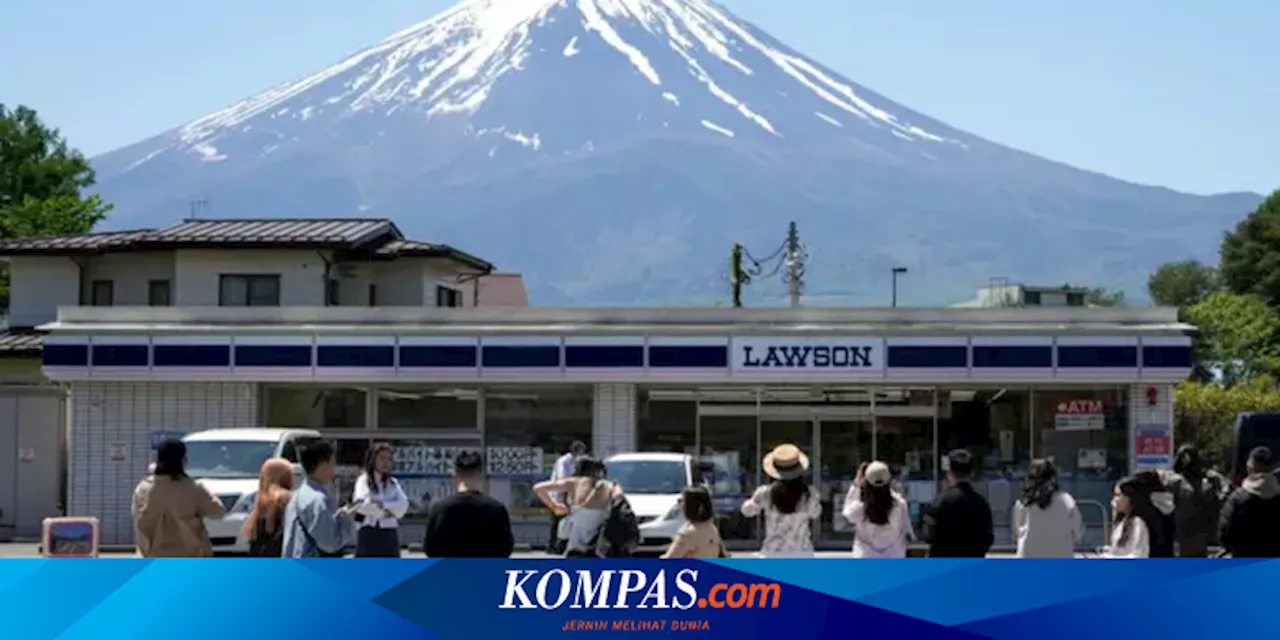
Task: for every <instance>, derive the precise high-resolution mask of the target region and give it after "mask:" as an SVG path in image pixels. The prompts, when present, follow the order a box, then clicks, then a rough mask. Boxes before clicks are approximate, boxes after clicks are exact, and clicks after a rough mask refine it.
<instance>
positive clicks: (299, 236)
mask: <svg viewBox="0 0 1280 640" xmlns="http://www.w3.org/2000/svg"><path fill="white" fill-rule="evenodd" d="M385 235H394V236H395V237H400V231H399V230H398V229H396V226H395V225H394V224H392V222H391V221H390V220H385V219H368V218H328V219H325V218H279V219H225V220H184V221H182V222H180V223H178V224H176V225H174V226H172V227H168V228H165V229H160V230H157V231H152V232H150V233H148V234H146V235H145V236H144V237H143V238H142V241H143V242H145V243H148V244H149V243H158V244H166V245H172V244H293V245H298V244H307V245H325V246H328V245H347V246H350V247H355V246H358V245H361V244H364V243H366V242H369V241H370V240H373V239H375V238H378V237H380V236H385Z"/></svg>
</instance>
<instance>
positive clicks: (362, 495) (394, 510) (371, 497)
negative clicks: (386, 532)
mask: <svg viewBox="0 0 1280 640" xmlns="http://www.w3.org/2000/svg"><path fill="white" fill-rule="evenodd" d="M375 502H380V503H382V506H381V507H379V506H378V505H377V504H374V503H375ZM351 503H352V504H358V505H359V507H358V508H357V509H356V513H359V514H360V515H362V516H364V521H363V522H361V523H360V526H362V527H378V528H379V529H392V528H395V527H396V526H398V525H399V524H400V518H403V517H404V514H405V513H406V512H407V511H409V497H408V496H406V495H405V494H404V490H403V489H401V488H400V483H399V482H396V479H395V478H390V477H388V478H386V479H385V482H384V483H383V486H382V490H381V491H378V492H376V493H375V492H372V491H370V490H369V476H368V474H365V473H362V474H360V477H359V478H356V486H355V489H354V490H353V491H352V493H351Z"/></svg>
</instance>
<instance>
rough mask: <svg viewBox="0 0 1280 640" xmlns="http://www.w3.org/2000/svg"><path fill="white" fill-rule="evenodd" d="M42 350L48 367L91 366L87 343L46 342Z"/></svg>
mask: <svg viewBox="0 0 1280 640" xmlns="http://www.w3.org/2000/svg"><path fill="white" fill-rule="evenodd" d="M41 352H42V353H41V355H42V357H43V360H44V364H45V366H48V367H87V366H89V345H87V344H46V345H44V348H43V349H41Z"/></svg>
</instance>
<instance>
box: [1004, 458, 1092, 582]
mask: <svg viewBox="0 0 1280 640" xmlns="http://www.w3.org/2000/svg"><path fill="white" fill-rule="evenodd" d="M1013 534H1014V536H1016V537H1017V540H1018V557H1019V558H1074V557H1075V555H1076V545H1077V544H1078V543H1079V542H1080V539H1081V538H1082V537H1084V519H1083V518H1082V517H1081V516H1080V509H1079V508H1078V507H1077V506H1076V500H1075V498H1074V497H1072V496H1071V494H1069V493H1067V492H1066V491H1063V490H1062V489H1061V488H1060V487H1059V486H1058V470H1057V469H1056V468H1054V466H1053V463H1052V462H1050V461H1049V460H1047V459H1039V460H1033V461H1032V462H1031V466H1030V467H1028V469H1027V483H1026V486H1025V487H1023V490H1022V496H1021V497H1019V498H1018V501H1017V502H1016V503H1014V505H1013Z"/></svg>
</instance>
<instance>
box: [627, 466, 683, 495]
mask: <svg viewBox="0 0 1280 640" xmlns="http://www.w3.org/2000/svg"><path fill="white" fill-rule="evenodd" d="M607 466H608V471H609V479H611V480H613V481H614V482H617V483H618V484H620V485H622V490H623V491H625V492H627V493H635V494H641V493H680V490H681V489H684V488H685V486H686V485H688V484H689V478H688V476H687V475H686V471H685V464H684V463H683V462H679V461H673V460H613V461H610V462H609V463H608V464H607Z"/></svg>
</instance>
